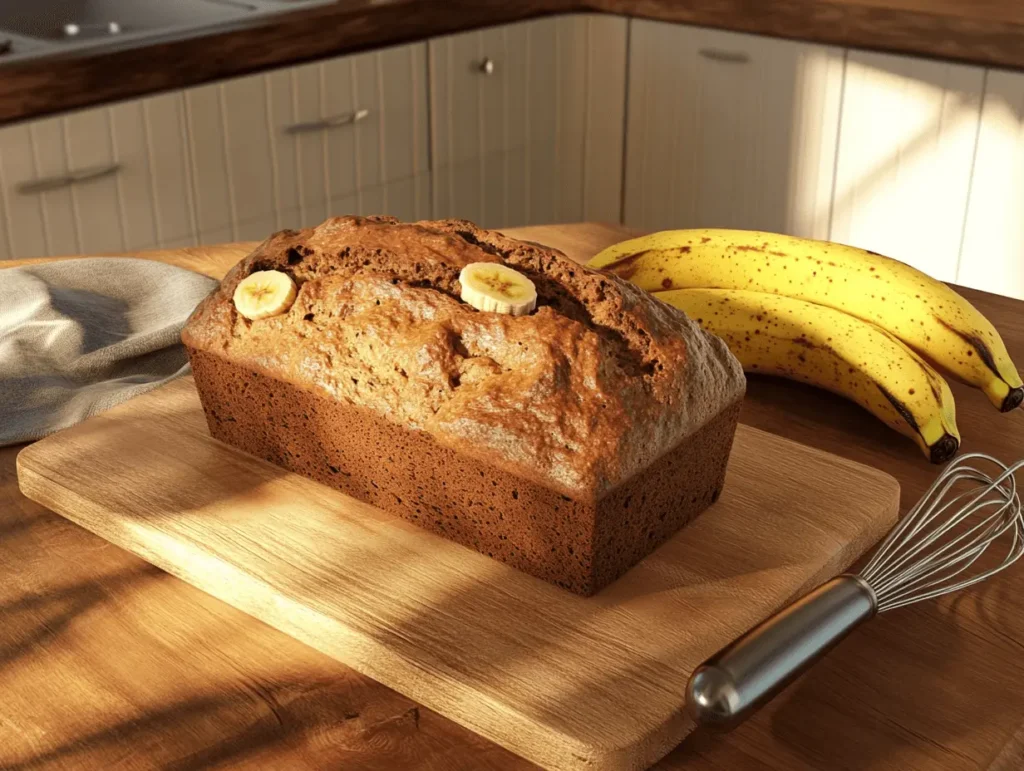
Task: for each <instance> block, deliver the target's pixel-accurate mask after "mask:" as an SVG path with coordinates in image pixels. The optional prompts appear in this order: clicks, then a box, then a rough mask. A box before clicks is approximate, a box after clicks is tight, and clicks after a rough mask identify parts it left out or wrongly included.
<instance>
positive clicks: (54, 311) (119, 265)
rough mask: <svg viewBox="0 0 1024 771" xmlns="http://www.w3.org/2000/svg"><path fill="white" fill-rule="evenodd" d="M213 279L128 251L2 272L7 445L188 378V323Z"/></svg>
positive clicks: (3, 441)
mask: <svg viewBox="0 0 1024 771" xmlns="http://www.w3.org/2000/svg"><path fill="white" fill-rule="evenodd" d="M216 286H217V282H216V281H214V280H213V279H211V278H208V277H206V276H201V275H199V274H198V273H193V272H192V271H189V270H184V269H182V268H177V267H175V266H173V265H166V264H164V263H162V262H152V261H150V260H139V259H132V258H126V257H93V258H87V259H80V260H60V261H58V262H50V263H42V264H40V265H32V266H28V267H21V268H8V269H6V270H0V446H4V445H8V444H15V443H18V442H25V441H28V440H30V439H38V438H39V437H41V436H45V435H46V434H50V433H53V432H54V431H58V430H60V429H62V428H67V427H68V426H71V425H74V424H75V423H78V422H79V421H82V420H85V419H86V418H87V417H89V416H90V415H93V414H95V413H97V412H102V411H103V410H106V409H109V408H111V407H113V406H114V405H116V404H120V403H121V402H124V401H127V400H128V399H130V398H132V397H133V396H137V395H138V394H141V393H144V392H146V391H149V390H151V389H153V388H156V387H157V386H159V385H162V384H163V383H166V382H168V381H169V380H173V379H174V378H176V377H179V376H181V375H184V374H185V373H186V372H188V357H187V356H186V355H185V349H184V347H183V346H182V345H181V340H180V338H179V335H180V333H181V328H182V326H184V324H185V321H186V320H187V319H188V316H189V314H190V313H191V312H192V309H193V308H195V307H196V305H197V304H198V303H199V301H200V300H202V299H203V298H204V297H205V296H206V295H207V294H209V293H210V291H211V290H213V288H214V287H216Z"/></svg>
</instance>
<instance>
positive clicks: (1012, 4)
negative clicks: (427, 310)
mask: <svg viewBox="0 0 1024 771" xmlns="http://www.w3.org/2000/svg"><path fill="white" fill-rule="evenodd" d="M871 1H872V0H459V1H458V2H444V0H393V2H390V3H384V4H379V3H372V2H371V0H361V1H357V2H353V0H342V2H339V3H338V4H334V5H328V6H322V7H319V8H312V9H306V10H298V11H293V12H290V13H288V14H286V15H281V16H276V17H273V18H270V19H263V20H260V21H259V22H258V23H256V24H253V25H252V26H248V27H245V28H237V29H233V30H231V31H224V32H219V33H216V34H211V35H205V36H202V37H195V38H190V39H184V40H178V41H173V42H164V43H159V44H154V45H147V46H144V47H140V48H134V49H133V48H126V49H123V50H110V51H105V52H102V53H99V52H97V53H93V54H91V55H82V56H68V57H62V58H50V59H45V60H38V61H34V62H25V63H20V64H18V63H12V64H8V65H0V123H7V122H11V121H16V120H21V119H26V118H31V117H38V116H42V115H46V114H50V113H55V112H62V111H64V110H69V109H74V108H80V107H87V106H91V105H96V104H102V103H105V102H112V101H117V100H122V99H129V98H134V97H139V96H143V95H147V94H152V93H157V92H160V91H166V90H169V89H175V88H183V87H186V86H194V85H198V84H200V83H206V82H210V81H213V80H220V79H222V78H228V77H232V76H238V75H243V74H247V73H250V72H256V71H259V70H265V69H270V68H273V67H282V66H286V65H290V64H297V63H299V62H304V61H310V60H314V59H321V58H324V57H329V56H337V55H340V54H344V53H351V52H355V51H360V50H365V49H368V48H377V47H380V46H385V45H394V44H399V43H404V42H409V41H412V40H422V39H424V38H427V37H432V36H434V35H443V34H448V33H451V32H457V31H461V30H468V29H476V28H479V27H486V26H491V25H496V24H505V23H508V22H512V21H519V20H523V19H530V18H536V17H539V16H545V15H550V14H558V13H574V12H604V13H614V14H622V15H627V16H633V17H639V18H647V19H655V20H663V21H674V22H686V23H690V24H698V25H704V26H709V27H717V28H720V29H730V30H736V31H742V32H752V33H758V34H764V35H772V36H776V37H785V38H793V39H797V40H808V41H815V42H821V43H828V44H834V45H840V46H852V47H857V48H870V49H876V50H885V51H895V52H902V53H910V54H920V55H925V56H934V57H940V58H945V59H953V60H958V61H964V62H971V63H975V64H983V65H991V66H997V67H1009V68H1020V69H1024V2H1021V0H1004V1H1005V2H1006V3H1007V9H1006V13H1005V16H1004V18H1002V19H993V18H992V17H991V16H992V14H991V9H990V10H989V13H988V14H987V16H985V17H983V16H981V15H980V14H979V15H977V16H972V5H973V3H972V2H970V1H969V0H965V1H964V2H963V3H962V4H961V6H960V8H959V9H958V11H957V13H958V14H959V15H952V14H951V13H950V12H949V11H948V9H947V10H946V12H944V13H940V12H938V11H937V10H935V9H934V8H933V6H934V3H935V0H900V5H901V7H899V8H893V7H880V6H877V5H871V4H870V2H871ZM874 1H875V2H884V0H874Z"/></svg>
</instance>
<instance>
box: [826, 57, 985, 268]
mask: <svg viewBox="0 0 1024 771" xmlns="http://www.w3.org/2000/svg"><path fill="white" fill-rule="evenodd" d="M983 79H984V71H983V70H982V69H981V68H979V67H969V66H966V65H960V64H948V63H945V62H937V61H929V60H925V59H915V58H911V57H907V56H892V55H888V54H877V53H867V52H862V51H857V52H851V53H850V56H849V61H848V63H847V68H846V80H845V85H844V89H843V115H842V120H841V124H840V130H839V154H838V157H837V160H836V184H835V197H834V199H833V203H832V212H833V213H832V231H831V238H832V240H834V241H840V242H842V243H846V244H853V245H854V246H860V247H863V248H865V249H871V250H873V251H876V252H880V253H882V254H885V255H888V256H890V257H895V258H896V259H899V260H902V261H903V262H907V263H909V264H911V265H913V266H914V267H916V268H919V269H920V270H923V271H925V272H926V273H928V274H930V275H932V276H935V277H936V278H939V279H942V280H944V281H952V280H954V279H955V278H956V269H957V260H958V258H959V254H960V240H961V237H962V235H963V226H964V216H965V213H966V210H967V194H968V188H969V185H970V178H971V164H972V162H973V158H974V147H975V141H976V135H977V130H978V113H979V109H980V106H981V93H982V83H983Z"/></svg>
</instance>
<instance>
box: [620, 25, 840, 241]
mask: <svg viewBox="0 0 1024 771" xmlns="http://www.w3.org/2000/svg"><path fill="white" fill-rule="evenodd" d="M629 51H630V66H629V114H628V119H627V128H626V141H627V149H626V184H625V222H626V224H627V225H630V226H632V227H636V228H641V229H644V230H664V229H670V228H691V227H733V228H744V229H752V230H771V231H778V232H784V233H792V234H795V235H803V236H809V237H825V236H826V235H827V234H828V217H829V198H830V196H831V192H832V175H833V164H834V161H835V142H836V134H837V129H838V120H839V99H840V94H841V89H842V73H843V58H844V55H843V52H842V51H841V50H839V49H835V48H829V47H826V46H818V45H811V44H806V43H796V42H792V41H785V40H775V39H771V38H763V37H756V36H753V35H743V34H737V33H732V32H721V31H716V30H709V29H702V28H698V27H687V26H680V25H676V24H667V23H664V22H652V21H641V20H634V21H633V22H632V23H631V29H630V45H629Z"/></svg>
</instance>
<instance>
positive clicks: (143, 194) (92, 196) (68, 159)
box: [0, 94, 194, 259]
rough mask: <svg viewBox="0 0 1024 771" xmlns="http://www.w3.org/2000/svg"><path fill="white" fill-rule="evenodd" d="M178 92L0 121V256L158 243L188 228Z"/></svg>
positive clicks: (190, 229)
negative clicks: (27, 120)
mask: <svg viewBox="0 0 1024 771" xmlns="http://www.w3.org/2000/svg"><path fill="white" fill-rule="evenodd" d="M186 155H187V151H186V137H185V126H184V122H183V111H182V102H181V97H180V95H177V94H167V95H162V96H158V97H152V98H148V99H142V100H137V101H133V102H126V103H122V104H116V105H112V106H110V107H101V108H96V109H91V110H84V111H81V112H75V113H70V114H68V115H64V116H60V117H55V118H45V119H42V120H38V121H33V122H30V123H22V124H18V125H14V126H8V127H5V128H3V129H0V217H2V220H0V221H2V224H3V232H2V233H0V258H8V259H10V258H22V257H34V256H44V255H61V254H83V253H84V254H100V253H103V252H121V251H129V250H133V249H143V248H147V247H153V246H158V245H160V244H162V243H164V242H167V241H170V240H174V239H182V238H186V237H188V236H189V235H190V234H192V233H193V231H194V222H193V216H192V214H193V213H192V204H191V182H190V180H189V178H188V175H187V171H186V169H187V165H186V163H185V160H186Z"/></svg>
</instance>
